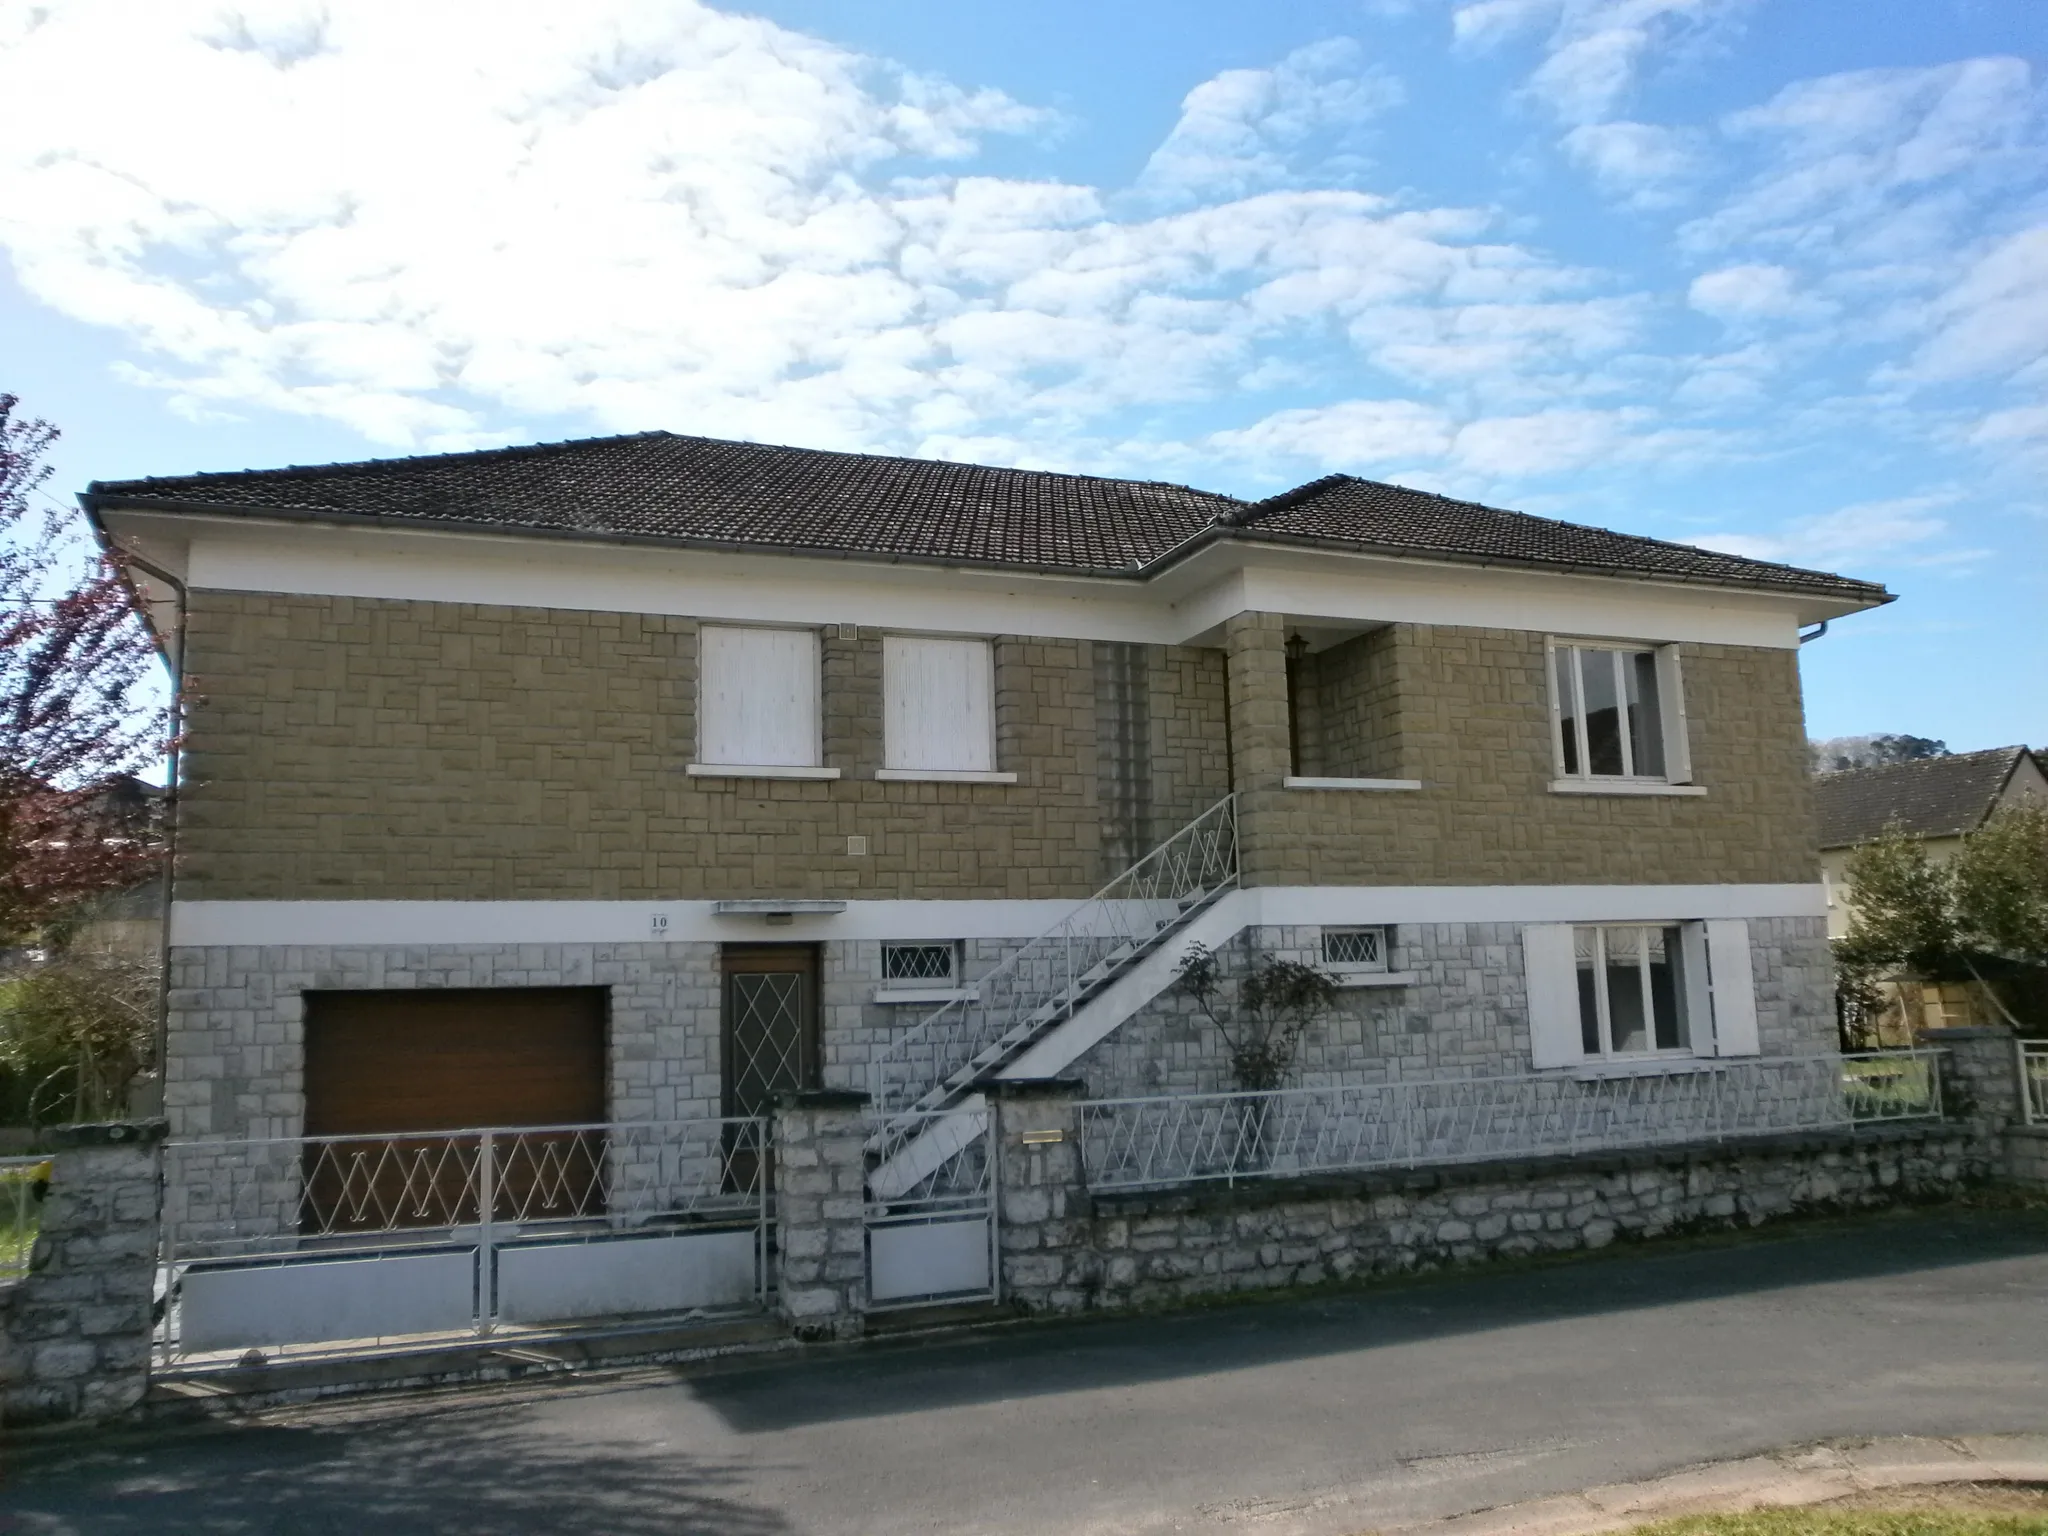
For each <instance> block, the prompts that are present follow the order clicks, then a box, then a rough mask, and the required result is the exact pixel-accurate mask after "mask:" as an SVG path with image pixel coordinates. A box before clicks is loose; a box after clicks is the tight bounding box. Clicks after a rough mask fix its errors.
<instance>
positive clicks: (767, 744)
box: [697, 624, 821, 768]
mask: <svg viewBox="0 0 2048 1536" xmlns="http://www.w3.org/2000/svg"><path fill="white" fill-rule="evenodd" d="M697 668H698V670H697V758H698V761H699V762H700V763H704V764H713V765H720V766H732V767H749V768H815V767H816V766H817V765H818V760H819V757H820V755H821V753H820V743H819V716H818V637H817V636H816V634H814V633H813V632H812V631H810V630H808V629H739V628H731V627H727V626H724V625H715V624H706V625H704V626H703V627H702V628H701V629H700V630H699V631H698V637H697Z"/></svg>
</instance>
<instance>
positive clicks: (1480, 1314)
mask: <svg viewBox="0 0 2048 1536" xmlns="http://www.w3.org/2000/svg"><path fill="white" fill-rule="evenodd" d="M2044 1253H2048V1210H2039V1209H2016V1210H2000V1211H1945V1212H1942V1213H1939V1214H1936V1215H1925V1214H1914V1215H1901V1216H1887V1217H1879V1218H1864V1219H1859V1220H1853V1221H1843V1222H1830V1223H1827V1224H1825V1225H1820V1226H1809V1227H1806V1228H1803V1229H1795V1230H1792V1231H1788V1232H1783V1233H1774V1234H1770V1235H1769V1236H1768V1237H1766V1236H1762V1235H1759V1236H1758V1237H1757V1238H1754V1239H1752V1240H1749V1241H1743V1242H1736V1243H1727V1242H1703V1243H1681V1244H1678V1245H1675V1246H1672V1247H1666V1248H1647V1249H1642V1250H1638V1251H1634V1252H1627V1253H1621V1254H1615V1255H1613V1256H1610V1257H1602V1258H1598V1259H1587V1260H1584V1261H1575V1262H1567V1263H1559V1264H1545V1265H1537V1266H1528V1267H1515V1268H1510V1269H1505V1270H1502V1269H1492V1270H1487V1269H1479V1270H1472V1271H1467V1272H1463V1273H1458V1274H1453V1275H1446V1276H1428V1277H1424V1278H1421V1279H1418V1280H1415V1281H1411V1282H1404V1283H1399V1284H1390V1285H1384V1286H1378V1287H1369V1288H1364V1289H1360V1290H1356V1291H1350V1292H1338V1293H1327V1294H1324V1295H1322V1296H1317V1297H1311V1298H1306V1299H1301V1300H1295V1301H1289V1302H1285V1303H1280V1304H1272V1305H1263V1306H1261V1305H1245V1306H1230V1307H1224V1308H1203V1309H1197V1310H1194V1311H1185V1312H1179V1313H1173V1314H1166V1315H1159V1316H1152V1317H1138V1318H1121V1319H1100V1320H1090V1321H1085V1322H1076V1323H1073V1324H1068V1325H1057V1324H1051V1325H1041V1326H1037V1327H1033V1328H1031V1329H1029V1330H1020V1331H1017V1332H1013V1333H1006V1334H999V1335H985V1336H982V1337H978V1338H971V1339H960V1340H957V1341H952V1342H945V1343H934V1344H927V1345H921V1346H913V1347H909V1348H903V1349H887V1348H872V1347H871V1348H868V1349H865V1350H862V1351H860V1352H858V1353H854V1354H851V1355H845V1356H834V1357H831V1358H829V1359H814V1360H810V1361H805V1362H795V1363H777V1364H774V1365H764V1366H758V1367H754V1368H739V1369H730V1370H726V1371H721V1372H718V1373H716V1374H710V1375H702V1376H696V1377H694V1378H693V1379H692V1380H691V1382H690V1386H691V1390H692V1392H693V1394H694V1395H695V1396H696V1397H697V1398H698V1400H699V1401H701V1402H703V1403H704V1404H705V1405H707V1406H709V1407H711V1408H713V1409H714V1410H716V1411H717V1412H718V1413H719V1414H721V1415H722V1416H723V1417H724V1419H725V1420H726V1422H727V1423H728V1424H729V1425H730V1426H731V1427H732V1428H733V1429H734V1430H735V1431H737V1432H739V1433H741V1434H751V1433H760V1432H764V1431H772V1430H777V1429H785V1428H790V1427H792V1426H795V1425H799V1424H805V1423H818V1422H825V1421H831V1420H836V1419H846V1418H861V1417H866V1416H869V1415H873V1414H887V1413H895V1412H912V1411H925V1412H928V1411H930V1410H932V1409H935V1408H943V1407H947V1406H950V1405H961V1406H964V1405H967V1404H972V1403H982V1402H993V1401H1002V1400H1004V1399H1014V1398H1021V1397H1033V1396H1039V1395H1042V1394H1046V1393H1061V1392H1082V1391H1089V1390H1092V1389H1097V1388H1105V1387H1116V1386H1136V1385H1140V1384H1144V1383H1149V1382H1159V1381H1170V1380H1173V1379H1175V1378H1178V1377H1183V1376H1194V1375H1200V1374H1206V1373H1209V1372H1214V1371H1227V1370H1233V1369H1240V1368H1251V1367H1257V1366H1263V1365H1272V1364H1277V1363H1281V1362H1284V1361H1287V1360H1292V1359H1303V1358H1308V1357H1312V1356H1318V1355H1332V1354H1345V1353H1354V1352H1358V1351H1366V1350H1373V1349H1380V1348H1386V1347H1390V1346H1394V1345H1401V1344H1411V1343H1418V1342H1421V1341H1424V1340H1429V1339H1439V1338H1444V1337H1447V1336H1450V1335H1454V1334H1464V1333H1480V1332H1486V1331H1490V1330H1496V1329H1509V1328H1517V1327H1522V1326H1525V1325H1528V1324H1532V1323H1540V1322H1545V1321H1550V1320H1555V1319H1567V1318H1576V1317H1585V1316H1588V1315H1591V1314H1599V1313H1617V1312H1623V1311H1631V1310H1636V1309H1640V1308H1654V1307H1668V1306H1680V1305H1684V1304H1686V1303H1688V1302H1695V1301H1706V1300H1711V1299H1714V1298H1716V1297H1724V1296H1734V1295H1740V1294H1744V1293H1753V1292H1759V1291H1770V1290H1780V1289H1790V1288H1797V1287H1803V1286H1812V1285H1825V1284H1829V1283H1833V1282H1840V1281H1852V1280H1858V1279H1872V1278H1878V1277H1881V1276H1886V1275H1898V1274H1903V1273H1909V1272H1912V1271H1916V1270H1937V1269H1942V1268H1946V1267H1950V1266H1954V1265H1960V1264H1974V1263H1979V1262H1983V1261H1986V1260H1993V1259H2001V1258H2018V1257H2023V1256H2029V1255H2037V1254H2044Z"/></svg>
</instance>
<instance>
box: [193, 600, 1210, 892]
mask: <svg viewBox="0 0 2048 1536" xmlns="http://www.w3.org/2000/svg"><path fill="white" fill-rule="evenodd" d="M696 642H697V625H696V621H695V620H691V619H678V618H667V617H661V616H639V615H631V614H616V613H593V612H583V611H570V610H558V609H526V608H517V609H514V608H489V607H480V606H477V605H475V604H463V603H430V602H401V601H396V600H372V599H366V598H348V597H312V596H273V595H266V594H250V593H228V592H209V591H203V590H202V591H195V592H194V593H193V594H192V603H191V613H190V621H189V635H188V639H187V642H186V645H187V653H186V666H187V673H188V676H189V678H190V681H191V690H192V701H191V705H190V711H191V713H190V720H189V727H188V729H189V740H190V745H189V747H188V749H187V753H186V772H187V775H188V777H187V780H186V783H187V788H186V789H185V791H184V794H183V796H182V806H181V811H180V820H181V825H180V834H179V851H180V869H179V887H178V893H179V895H180V897H182V898H183V899H186V900H306V899H315V898H325V899H350V898H356V899H377V900H535V899H543V898H553V899H568V900H633V899H641V898H648V899H663V900H684V899H693V898H706V897H716V898H746V897H755V896H789V897H845V898H864V899H877V898H902V897H917V898H930V897H941V896H944V897H964V898H980V899H1000V898H1047V897H1078V896H1085V895H1087V894H1088V893H1089V892H1090V891H1092V890H1094V889H1095V888H1096V887H1097V886H1098V885H1099V884H1100V883H1101V875H1102V868H1101V846H1100V845H1101V830H1100V822H1099V818H1098V817H1097V815H1096V806H1097V784H1096V765H1095V739H1096V720H1095V692H1094V689H1095V683H1094V669H1093V658H1092V654H1091V650H1090V646H1089V643H1088V642H1087V641H1079V640H1057V639H1036V638H1029V637H998V638H997V641H996V645H995V660H996V701H995V702H996V730H997V750H998V763H999V764H1000V765H1001V766H1003V767H1004V768H1006V769H1008V770H1012V771H1015V772H1016V773H1017V774H1018V782H1017V783H1016V784H995V785H991V784H958V783H953V784H946V783H885V782H877V781H876V780H875V779H874V778H873V772H874V770H875V769H876V768H877V767H879V766H880V765H881V750H882V748H881V635H880V633H879V632H878V631H875V630H872V629H860V630H855V629H853V628H852V627H851V626H827V627H826V628H825V630H824V631H823V637H822V640H821V653H822V654H821V663H822V679H823V681H822V694H823V707H824V723H823V732H824V742H825V752H826V762H827V765H828V766H832V767H837V768H839V769H840V770H841V772H842V774H843V775H844V776H843V777H841V778H840V779H838V780H834V781H813V782H798V781H784V780H748V779H711V778H692V777H690V776H689V775H688V774H686V773H685V771H684V770H685V768H686V767H687V765H688V764H689V762H690V761H691V759H692V757H693V756H694V755H695V750H696V707H697V705H696V692H695V675H696ZM1220 793H1221V792H1220V791H1219V794H1220ZM850 836H860V837H865V838H866V839H867V848H868V851H867V853H865V854H858V855H857V854H851V853H849V852H848V842H847V839H848V838H849V837H850Z"/></svg>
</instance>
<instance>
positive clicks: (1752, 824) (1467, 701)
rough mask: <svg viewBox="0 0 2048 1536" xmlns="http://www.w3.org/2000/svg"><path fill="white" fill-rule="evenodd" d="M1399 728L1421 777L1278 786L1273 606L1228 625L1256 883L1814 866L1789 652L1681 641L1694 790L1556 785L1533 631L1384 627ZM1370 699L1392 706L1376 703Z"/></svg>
mask: <svg viewBox="0 0 2048 1536" xmlns="http://www.w3.org/2000/svg"><path fill="white" fill-rule="evenodd" d="M1392 635H1393V638H1392V646H1393V657H1392V667H1393V671H1394V676H1395V684H1394V689H1395V694H1396V698H1395V699H1394V700H1393V701H1392V703H1391V708H1392V711H1393V714H1394V718H1395V720H1396V729H1397V730H1398V733H1399V737H1400V745H1399V752H1398V754H1396V756H1395V760H1394V766H1393V771H1392V772H1391V773H1389V774H1388V776H1390V777H1399V778H1412V779H1420V780H1422V781H1423V784H1424V787H1423V788H1422V789H1421V790H1417V791H1386V792H1347V791H1334V790H1286V789H1282V788H1280V787H1279V786H1280V780H1281V778H1282V776H1283V774H1284V772H1285V765H1286V762H1287V724H1286V718H1285V714H1284V711H1280V710H1277V709H1271V708H1266V707H1264V706H1263V702H1262V701H1261V702H1260V704H1259V706H1258V707H1255V708H1241V707H1240V705H1239V700H1240V698H1241V697H1243V698H1246V699H1251V698H1254V697H1255V695H1257V694H1258V693H1259V692H1260V691H1261V690H1264V689H1270V688H1274V687H1277V686H1278V679H1279V678H1280V677H1281V676H1282V670H1283V667H1284V654H1283V652H1282V649H1281V646H1282V639H1283V636H1282V630H1281V626H1280V623H1279V621H1278V619H1277V618H1276V617H1274V616H1272V615H1254V614H1247V615H1242V616H1240V617H1239V618H1238V619H1236V620H1233V621H1232V624H1231V629H1230V643H1231V645H1232V655H1231V658H1230V670H1231V703H1232V717H1231V718H1232V731H1233V741H1232V751H1233V756H1234V758H1235V761H1236V767H1237V787H1238V790H1239V791H1240V793H1241V795H1242V796H1243V798H1242V800H1241V802H1240V804H1241V815H1242V826H1243V828H1244V842H1245V875H1246V879H1247V882H1248V883H1251V884H1259V885H1294V884H1315V885H1349V884H1365V885H1492V884H1608V883H1645V884H1664V883H1687V884H1690V883H1702V884H1705V883H1720V882H1772V883H1775V882H1805V881H1817V880H1818V879H1819V856H1818V853H1817V851H1816V849H1815V837H1814V830H1813V819H1812V807H1811V800H1810V785H1809V780H1808V777H1807V771H1806V759H1805V751H1806V745H1805V743H1806V735H1805V723H1804V715H1803V712H1802V706H1801V703H1800V695H1799V666H1798V657H1797V655H1796V654H1795V653H1793V652H1791V651H1777V650H1762V649H1751V648H1746V647H1736V646H1722V645H1691V644H1689V645H1685V646H1683V647H1681V649H1680V661H1681V667H1682V670H1683V673H1684V684H1685V702H1686V709H1687V714H1688V717H1689V719H1690V723H1691V739H1692V755H1693V766H1694V778H1695V780H1696V781H1697V782H1698V783H1699V784H1701V785H1703V786H1705V788H1706V790H1707V793H1706V794H1705V795H1704V796H1697V797H1692V796H1687V797H1663V796H1620V795H1614V796H1593V795H1561V794H1554V793H1552V792H1551V791H1550V789H1549V784H1550V782H1551V779H1552V775H1553V772H1554V769H1553V761H1552V753H1551V745H1550V707H1549V692H1548V685H1547V683H1546V680H1545V677H1544V671H1543V662H1544V651H1543V636H1541V635H1539V634H1532V633H1526V632H1523V631H1517V630H1494V629H1487V630H1476V629H1452V628H1444V627H1433V626H1428V625H1397V626H1394V627H1393V631H1392ZM1382 707H1389V706H1388V704H1387V702H1386V701H1384V700H1383V701H1382Z"/></svg>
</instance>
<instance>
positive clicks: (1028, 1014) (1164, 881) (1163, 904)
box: [869, 795, 1237, 1115]
mask: <svg viewBox="0 0 2048 1536" xmlns="http://www.w3.org/2000/svg"><path fill="white" fill-rule="evenodd" d="M1236 802H1237V797H1236V796H1235V795H1226V796H1224V798H1223V799H1221V800H1219V801H1218V802H1217V803H1216V804H1214V805H1212V806H1210V807H1209V809H1208V810H1206V811H1204V812H1203V813H1202V814H1201V815H1200V816H1197V817H1196V818H1195V819H1194V820H1193V821H1191V822H1189V823H1188V824H1187V825H1186V826H1184V827H1182V828H1181V829H1180V830H1179V831H1178V832H1176V833H1174V834H1173V836H1172V837H1170V838H1168V839H1167V840H1166V841H1165V842H1163V843H1161V844H1160V845H1159V846H1158V847H1157V848H1154V849H1153V850H1152V851H1151V852H1150V853H1148V854H1146V855H1145V857H1144V858H1142V859H1140V860H1139V861H1138V862H1137V863H1135V864H1133V865H1132V866H1131V867H1130V868H1129V869H1127V870H1125V871H1124V872H1123V873H1122V874H1120V875H1118V876H1117V877H1116V878H1115V879H1114V880H1112V881H1110V882H1109V884H1107V885H1105V886H1104V887H1103V888H1102V889H1101V890H1099V891H1097V892H1096V893H1095V894H1094V895H1093V896H1092V897H1090V898H1089V899H1088V900H1087V901H1084V902H1082V903H1081V904H1080V905H1079V906H1077V907H1075V908H1074V910H1073V911H1072V912H1070V913H1068V914H1067V915H1066V916H1065V917H1064V918H1062V919H1061V920H1060V921H1059V922H1058V923H1056V924H1055V925H1054V926H1052V927H1051V928H1049V929H1047V930H1046V931H1045V932H1044V933H1041V934H1040V935H1039V936H1038V937H1037V938H1035V939H1033V940H1031V942H1030V943H1028V944H1026V945H1024V946H1023V947H1022V948H1021V949H1019V950H1018V951H1017V952H1016V953H1015V954H1013V955H1011V956H1009V957H1008V958H1007V959H1005V960H1004V961H1003V962H1002V964H1000V965H998V966H997V967H996V968H995V969H994V970H993V971H991V972H989V974H988V975H986V976H984V977H982V978H981V979H980V980H979V981H977V982H975V983H973V990H972V992H971V993H970V994H969V995H967V996H965V997H961V998H956V999H955V1000H953V1001H952V1002H949V1003H947V1004H945V1005H944V1006H943V1007H940V1008H939V1009H937V1010H936V1011H934V1012H933V1013H930V1014H928V1015H926V1016H925V1018H923V1019H922V1020H920V1021H919V1022H918V1023H917V1024H916V1025H914V1026H913V1027H912V1028H910V1029H909V1030H906V1031H905V1032H904V1033H903V1034H902V1035H901V1036H899V1037H898V1038H897V1039H896V1040H895V1041H893V1042H892V1043H891V1044H890V1045H889V1047H888V1048H887V1049H886V1050H884V1051H883V1052H882V1053H881V1054H880V1055H878V1056H877V1057H876V1058H875V1059H874V1061H873V1063H872V1065H871V1067H870V1069H869V1071H870V1083H869V1087H870V1092H871V1093H872V1095H873V1105H874V1110H875V1111H877V1112H879V1113H881V1114H883V1115H888V1114H893V1113H896V1112H899V1111H902V1110H906V1109H936V1108H940V1107H943V1105H944V1104H945V1102H946V1100H947V1099H948V1098H950V1097H951V1096H953V1095H954V1094H955V1093H957V1092H960V1091H963V1090H964V1089H965V1088H966V1087H967V1086H968V1085H970V1084H971V1083H973V1081H974V1080H975V1078H976V1077H978V1076H979V1075H980V1074H981V1073H982V1072H984V1071H986V1070H987V1069H988V1068H989V1067H991V1066H994V1065H997V1064H999V1063H1000V1062H1001V1061H1002V1060H1004V1059H1005V1058H1007V1057H1009V1056H1011V1055H1014V1054H1015V1053H1016V1052H1017V1051H1019V1050H1021V1049H1022V1048H1023V1047H1024V1046H1025V1045H1026V1044H1028V1043H1029V1042H1030V1041H1032V1040H1034V1039H1036V1038H1037V1037H1038V1036H1040V1035H1042V1034H1044V1033H1045V1031H1046V1030H1047V1029H1050V1028H1051V1027H1052V1026H1053V1025H1055V1024H1057V1023H1059V1022H1060V1021H1061V1020H1063V1019H1066V1018H1069V1017H1071V1016H1072V1015H1073V1012H1074V1010H1075V1009H1076V1008H1077V1007H1079V1006H1080V1005H1081V1004H1082V1003H1083V1002H1085V1001H1086V1000H1087V998H1088V997H1089V996H1090V995H1091V994H1092V993H1093V992H1094V991H1095V990H1096V989H1097V988H1099V987H1101V986H1102V985H1103V984H1104V983H1105V982H1107V981H1109V980H1111V979H1112V978H1113V977H1114V976H1115V975H1116V974H1117V973H1118V972H1119V971H1120V970H1121V968H1122V967H1123V966H1124V965H1125V964H1126V963H1127V962H1129V961H1130V960H1132V959H1134V958H1135V957H1136V956H1138V955H1139V954H1142V953H1143V952H1144V951H1145V950H1147V949H1148V948H1150V947H1151V946H1152V945H1153V944H1155V943H1157V942H1158V941H1159V939H1160V938H1161V937H1162V936H1164V935H1165V934H1166V933H1167V931H1168V930H1170V929H1172V928H1173V927H1175V926H1176V925H1177V924H1179V923H1180V922H1182V921H1183V920H1184V919H1186V918H1188V917H1190V916H1191V915H1192V914H1193V913H1194V912H1196V911H1197V910H1199V909H1200V908H1202V907H1203V906H1205V905H1207V903H1208V902H1209V901H1210V900H1212V899H1213V898H1214V897H1215V896H1216V895H1218V894H1219V893H1220V892H1222V891H1223V890H1225V889H1226V888H1228V887H1230V886H1233V885H1235V884H1236V883H1237V803H1236Z"/></svg>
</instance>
